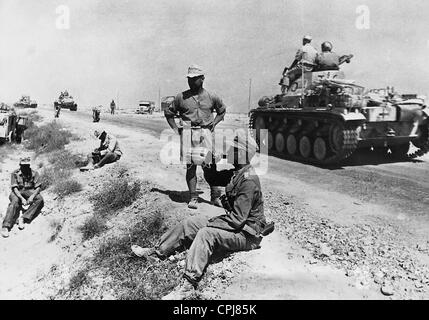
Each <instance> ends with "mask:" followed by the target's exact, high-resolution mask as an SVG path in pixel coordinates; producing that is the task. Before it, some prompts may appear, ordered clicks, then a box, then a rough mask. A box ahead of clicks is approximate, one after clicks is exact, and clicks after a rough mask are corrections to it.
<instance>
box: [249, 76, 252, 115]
mask: <svg viewBox="0 0 429 320" xmlns="http://www.w3.org/2000/svg"><path fill="white" fill-rule="evenodd" d="M251 96H252V78H250V79H249V104H248V107H249V111H250V98H251Z"/></svg>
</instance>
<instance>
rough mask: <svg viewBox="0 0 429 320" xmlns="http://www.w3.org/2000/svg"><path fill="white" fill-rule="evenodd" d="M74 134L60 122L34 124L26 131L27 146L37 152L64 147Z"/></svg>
mask: <svg viewBox="0 0 429 320" xmlns="http://www.w3.org/2000/svg"><path fill="white" fill-rule="evenodd" d="M71 137H72V134H71V132H70V131H68V130H66V129H64V128H63V127H62V126H61V125H60V124H59V123H58V122H50V123H47V124H44V125H42V126H40V127H39V126H37V125H34V126H32V127H30V128H28V129H27V130H25V131H24V138H25V139H26V140H27V145H26V146H27V148H28V149H30V150H36V152H37V153H43V152H50V151H54V150H60V149H64V146H65V145H66V144H68V143H69V142H70V138H71Z"/></svg>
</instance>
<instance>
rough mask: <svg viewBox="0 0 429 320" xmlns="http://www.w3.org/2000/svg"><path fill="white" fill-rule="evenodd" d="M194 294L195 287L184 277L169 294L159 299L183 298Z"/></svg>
mask: <svg viewBox="0 0 429 320" xmlns="http://www.w3.org/2000/svg"><path fill="white" fill-rule="evenodd" d="M194 294H195V288H194V286H193V285H192V283H190V282H189V281H188V280H186V279H182V280H181V281H180V284H179V285H178V286H177V287H176V288H174V289H173V291H171V292H170V293H169V294H167V295H165V296H164V297H162V298H161V300H185V299H189V298H190V297H192V295H194Z"/></svg>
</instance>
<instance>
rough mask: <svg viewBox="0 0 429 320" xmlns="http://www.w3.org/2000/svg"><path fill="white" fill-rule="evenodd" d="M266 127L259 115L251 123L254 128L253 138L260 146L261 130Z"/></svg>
mask: <svg viewBox="0 0 429 320" xmlns="http://www.w3.org/2000/svg"><path fill="white" fill-rule="evenodd" d="M266 128H267V126H266V124H265V120H264V118H263V117H261V116H259V117H256V119H255V123H254V125H253V129H254V130H255V134H256V137H255V140H256V142H257V143H258V145H259V146H261V130H264V129H266ZM262 140H264V139H262ZM263 144H265V143H264V142H263Z"/></svg>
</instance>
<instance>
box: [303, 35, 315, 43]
mask: <svg viewBox="0 0 429 320" xmlns="http://www.w3.org/2000/svg"><path fill="white" fill-rule="evenodd" d="M303 39H304V40H308V41H311V40H313V38H312V37H311V36H310V35H308V34H307V35H306V36H304V38H303Z"/></svg>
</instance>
